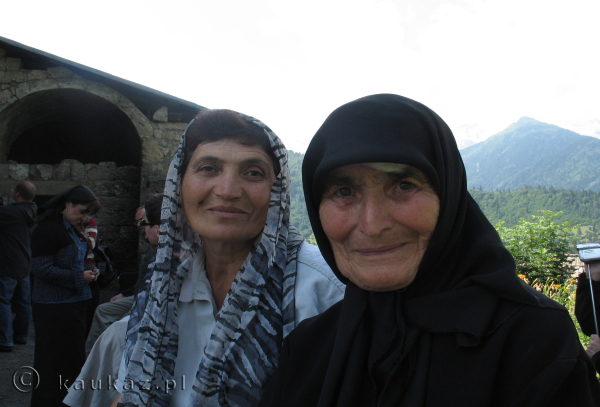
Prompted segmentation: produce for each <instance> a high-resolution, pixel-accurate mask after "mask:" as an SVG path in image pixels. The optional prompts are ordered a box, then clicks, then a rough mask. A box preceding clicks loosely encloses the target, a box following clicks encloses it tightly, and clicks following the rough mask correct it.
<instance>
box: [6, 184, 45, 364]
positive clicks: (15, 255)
mask: <svg viewBox="0 0 600 407" xmlns="http://www.w3.org/2000/svg"><path fill="white" fill-rule="evenodd" d="M34 197H35V186H34V185H33V184H32V183H31V182H29V181H21V182H19V183H18V184H17V186H16V187H15V188H14V195H13V198H14V200H15V203H13V204H10V205H6V206H2V207H0V352H10V351H12V349H13V344H15V343H17V344H26V343H27V339H28V337H29V322H30V320H31V289H30V284H29V273H30V272H31V268H30V265H31V232H32V231H33V227H34V226H35V217H36V215H37V206H36V204H35V203H34V202H33V198H34ZM11 301H12V308H11ZM13 310H14V312H15V314H16V318H15V319H14V320H13V317H12V313H13Z"/></svg>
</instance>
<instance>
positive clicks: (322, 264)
mask: <svg viewBox="0 0 600 407" xmlns="http://www.w3.org/2000/svg"><path fill="white" fill-rule="evenodd" d="M297 273H298V277H300V278H310V277H313V278H316V279H320V280H325V281H327V282H329V283H330V284H332V285H334V286H336V287H337V288H338V289H339V290H341V292H342V293H343V292H344V290H345V289H346V286H345V285H344V284H343V283H342V282H341V281H340V280H339V279H338V278H337V277H336V276H335V274H334V273H333V271H332V270H331V268H330V267H329V265H328V264H327V262H326V261H325V259H324V258H323V256H322V255H321V251H320V250H319V248H318V247H317V246H315V245H312V244H310V243H307V242H304V243H302V246H301V247H300V252H299V253H298V269H297Z"/></svg>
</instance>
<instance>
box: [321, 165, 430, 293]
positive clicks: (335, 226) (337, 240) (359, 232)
mask: <svg viewBox="0 0 600 407" xmlns="http://www.w3.org/2000/svg"><path fill="white" fill-rule="evenodd" d="M439 209H440V201H439V198H438V197H437V194H436V193H435V191H434V190H433V189H432V188H431V187H430V186H429V185H428V183H427V181H426V178H425V175H424V174H423V173H422V172H421V171H420V170H418V169H416V168H414V167H411V166H407V165H395V167H394V171H392V172H390V171H388V170H386V171H381V170H379V169H375V168H373V167H372V166H371V165H370V164H352V165H346V166H343V167H339V168H337V169H335V170H334V171H332V172H331V173H330V174H329V176H328V178H327V181H326V186H325V189H324V193H323V197H322V200H321V205H320V207H319V216H320V218H321V224H322V226H323V229H324V231H325V234H326V235H327V238H328V239H329V242H330V244H331V247H332V249H333V254H334V256H335V261H336V264H337V266H338V268H339V270H340V272H341V273H342V274H343V275H344V276H345V277H347V278H348V279H349V280H350V281H352V282H353V283H354V284H356V285H357V286H358V287H360V288H362V289H365V290H369V291H391V290H396V289H399V288H402V287H406V286H408V285H409V284H410V283H412V281H413V280H414V278H415V276H416V274H417V270H418V269H419V264H420V263H421V259H422V258H423V254H424V253H425V250H426V249H427V245H428V243H429V239H430V237H431V235H432V233H433V231H434V229H435V226H436V223H437V219H438V213H439Z"/></svg>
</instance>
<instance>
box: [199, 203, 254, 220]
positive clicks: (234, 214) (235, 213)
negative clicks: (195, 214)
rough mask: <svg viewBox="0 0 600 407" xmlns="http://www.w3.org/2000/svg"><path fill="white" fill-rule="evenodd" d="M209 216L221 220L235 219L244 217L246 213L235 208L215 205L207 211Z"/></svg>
mask: <svg viewBox="0 0 600 407" xmlns="http://www.w3.org/2000/svg"><path fill="white" fill-rule="evenodd" d="M207 212H209V213H210V214H211V215H213V216H216V217H217V218H223V219H236V218H240V217H242V216H244V215H245V214H246V211H244V210H243V209H240V208H238V207H235V206H228V205H217V206H213V207H211V208H209V209H208V210H207Z"/></svg>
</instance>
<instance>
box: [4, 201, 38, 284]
mask: <svg viewBox="0 0 600 407" xmlns="http://www.w3.org/2000/svg"><path fill="white" fill-rule="evenodd" d="M36 214H37V205H36V204H35V203H34V202H18V203H13V204H10V205H7V206H2V207H0V275H2V276H4V277H12V278H18V277H25V276H28V275H29V272H30V270H31V268H30V265H31V233H32V231H33V227H34V226H35V217H36Z"/></svg>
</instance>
